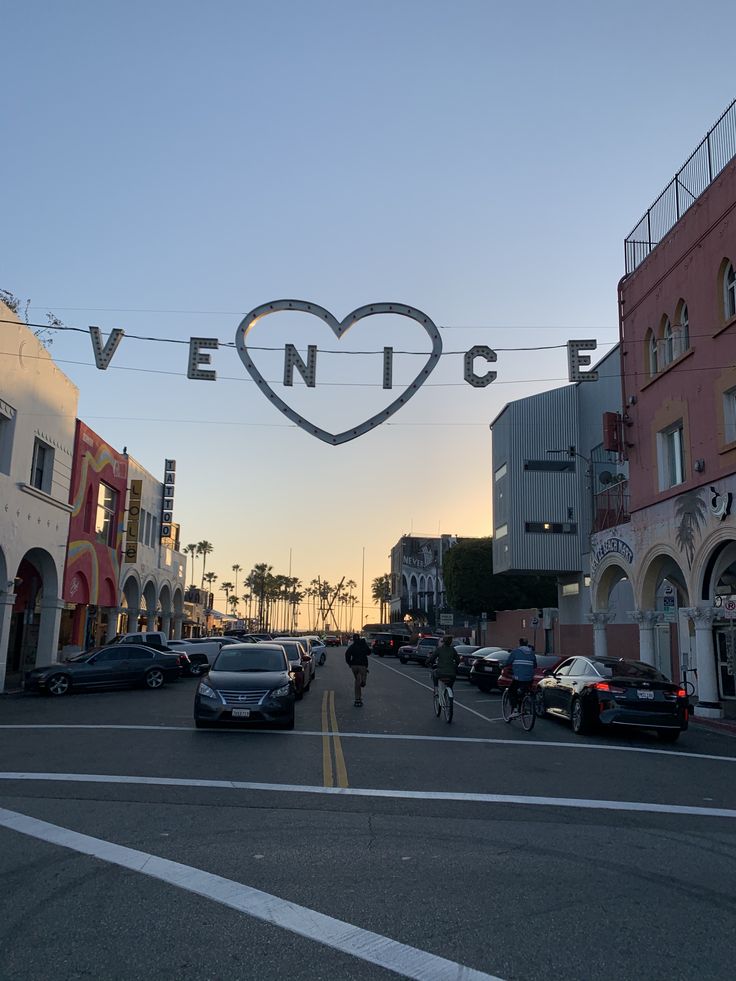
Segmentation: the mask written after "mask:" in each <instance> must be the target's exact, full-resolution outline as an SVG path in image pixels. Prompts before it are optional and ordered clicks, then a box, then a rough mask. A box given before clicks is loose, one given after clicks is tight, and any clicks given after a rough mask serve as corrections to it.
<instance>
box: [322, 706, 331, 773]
mask: <svg viewBox="0 0 736 981" xmlns="http://www.w3.org/2000/svg"><path fill="white" fill-rule="evenodd" d="M329 696H330V693H329V691H325V692H323V693H322V772H323V774H324V778H323V783H324V785H325V787H332V786H334V781H333V779H332V750H331V749H330V746H331V745H332V744H331V740H330V729H329V724H328V718H327V703H328V702H329Z"/></svg>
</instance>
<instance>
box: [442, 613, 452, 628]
mask: <svg viewBox="0 0 736 981" xmlns="http://www.w3.org/2000/svg"><path fill="white" fill-rule="evenodd" d="M440 623H441V624H442V626H443V627H451V626H452V624H453V617H452V613H440Z"/></svg>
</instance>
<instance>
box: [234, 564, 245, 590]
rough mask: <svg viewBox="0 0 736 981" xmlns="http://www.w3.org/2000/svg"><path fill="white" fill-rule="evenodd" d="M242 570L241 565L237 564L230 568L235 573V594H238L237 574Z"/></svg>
mask: <svg viewBox="0 0 736 981" xmlns="http://www.w3.org/2000/svg"><path fill="white" fill-rule="evenodd" d="M242 568H243V567H242V565H239V564H238V563H237V562H236V563H235V565H234V566H232V570H233V572H234V573H235V592H236V593H237V592H238V573H239V572H240V570H241V569H242Z"/></svg>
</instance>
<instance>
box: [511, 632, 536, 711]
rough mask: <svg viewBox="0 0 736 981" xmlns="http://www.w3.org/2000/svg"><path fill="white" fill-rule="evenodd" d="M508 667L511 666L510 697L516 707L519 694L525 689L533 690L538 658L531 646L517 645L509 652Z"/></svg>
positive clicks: (515, 707)
mask: <svg viewBox="0 0 736 981" xmlns="http://www.w3.org/2000/svg"><path fill="white" fill-rule="evenodd" d="M506 666H507V667H509V666H510V667H511V674H512V681H511V684H510V686H509V699H510V700H511V705H512V706H513V708H514V709H517V708H518V706H519V695H520V694H521V693H522V692H524V691H529V690H531V685H532V679H533V678H534V669H535V668H536V666H537V658H536V655H535V654H534V651H533V650H532V649H531V647H527V646H526V645H524V646H523V647H515V648H514V649H513V651H511V653H510V654H509V659H508V661H507V662H506Z"/></svg>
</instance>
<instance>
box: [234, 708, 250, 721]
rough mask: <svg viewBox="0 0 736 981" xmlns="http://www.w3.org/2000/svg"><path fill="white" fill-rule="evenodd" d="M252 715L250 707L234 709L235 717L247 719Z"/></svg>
mask: <svg viewBox="0 0 736 981" xmlns="http://www.w3.org/2000/svg"><path fill="white" fill-rule="evenodd" d="M249 715H250V709H233V718H234V719H247V718H248V716H249Z"/></svg>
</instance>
